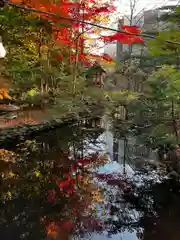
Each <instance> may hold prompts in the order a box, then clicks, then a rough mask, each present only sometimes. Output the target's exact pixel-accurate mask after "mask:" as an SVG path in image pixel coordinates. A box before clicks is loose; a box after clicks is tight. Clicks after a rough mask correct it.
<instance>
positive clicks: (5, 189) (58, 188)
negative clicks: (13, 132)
mask: <svg viewBox="0 0 180 240" xmlns="http://www.w3.org/2000/svg"><path fill="white" fill-rule="evenodd" d="M100 132H101V130H100V131H94V132H91V131H88V130H87V131H86V130H85V129H82V128H80V127H79V126H74V127H73V128H64V129H63V130H62V129H59V130H55V131H52V132H49V133H44V134H41V135H39V136H37V137H36V138H35V139H33V140H28V141H26V142H23V143H21V144H20V145H18V146H16V147H15V148H14V149H11V150H12V151H4V150H1V152H0V159H1V160H0V161H1V165H0V166H1V168H0V169H1V193H0V200H1V201H0V203H1V205H0V237H1V239H5V240H11V239H13V240H19V239H27V240H28V239H29V240H32V239H33V240H34V239H37V240H41V239H62V240H66V239H69V238H70V235H71V234H72V233H73V234H74V235H76V236H77V237H79V236H84V235H85V234H86V233H89V234H90V233H91V232H102V230H104V229H106V230H108V232H109V235H113V234H115V233H117V232H123V231H125V230H128V231H130V232H131V231H133V230H136V231H139V233H138V237H139V239H144V240H150V239H157V238H158V239H159V238H163V239H165V240H166V239H167V240H169V239H177V238H178V237H179V230H178V228H177V227H178V222H179V216H180V208H179V202H180V194H179V185H178V184H175V182H172V181H171V182H170V181H167V180H166V181H165V182H164V183H161V184H152V182H151V181H149V180H146V181H145V180H144V184H143V185H142V186H139V187H137V185H136V184H135V183H134V180H128V179H124V178H122V176H114V175H111V176H110V175H107V174H105V175H104V176H103V175H102V174H101V175H100V174H99V175H96V177H98V179H99V180H101V181H102V180H103V181H105V182H106V184H107V186H106V185H105V184H103V185H102V186H100V187H98V186H97V185H95V184H93V178H94V174H91V173H90V172H89V171H88V169H89V167H92V166H97V165H98V164H101V165H102V164H104V162H105V161H106V159H105V158H100V159H99V158H98V154H93V155H91V157H90V158H84V159H83V161H84V165H83V163H82V159H76V162H75V161H74V160H73V159H71V158H69V151H70V148H71V147H72V146H73V147H74V151H75V155H76V156H78V155H79V151H80V150H82V149H83V150H84V148H86V147H87V146H88V144H89V143H91V142H94V143H96V139H97V137H98V135H99V134H100ZM79 157H81V156H79ZM85 165H86V167H85ZM99 208H101V215H100V216H99V212H98V209H99ZM142 228H144V230H143V232H142ZM141 232H142V233H141Z"/></svg>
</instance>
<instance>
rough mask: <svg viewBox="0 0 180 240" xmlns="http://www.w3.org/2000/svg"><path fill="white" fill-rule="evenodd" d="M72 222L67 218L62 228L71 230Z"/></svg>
mask: <svg viewBox="0 0 180 240" xmlns="http://www.w3.org/2000/svg"><path fill="white" fill-rule="evenodd" d="M72 227H73V226H72V223H71V221H70V220H67V221H66V222H65V223H64V224H63V228H65V229H66V230H71V229H72Z"/></svg>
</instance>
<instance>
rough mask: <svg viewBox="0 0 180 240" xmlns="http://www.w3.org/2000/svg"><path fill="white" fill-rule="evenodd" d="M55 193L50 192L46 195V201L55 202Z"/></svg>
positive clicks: (53, 191)
mask: <svg viewBox="0 0 180 240" xmlns="http://www.w3.org/2000/svg"><path fill="white" fill-rule="evenodd" d="M55 195H56V192H55V190H50V191H49V194H48V201H49V202H53V201H54V200H55Z"/></svg>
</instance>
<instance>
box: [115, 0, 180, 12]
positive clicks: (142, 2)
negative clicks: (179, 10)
mask: <svg viewBox="0 0 180 240" xmlns="http://www.w3.org/2000/svg"><path fill="white" fill-rule="evenodd" d="M116 1H117V7H118V9H117V10H118V12H119V13H120V14H128V13H130V1H133V2H134V1H136V2H137V4H136V13H137V14H138V13H139V12H141V11H143V9H144V10H149V9H154V8H157V7H160V6H164V5H177V4H178V2H179V3H180V0H116Z"/></svg>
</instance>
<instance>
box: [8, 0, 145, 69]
mask: <svg viewBox="0 0 180 240" xmlns="http://www.w3.org/2000/svg"><path fill="white" fill-rule="evenodd" d="M12 1H13V2H18V3H19V2H20V1H19V0H12ZM21 2H22V4H23V3H24V1H23V0H22V1H21ZM25 5H26V6H28V7H31V8H33V9H37V10H41V11H44V12H50V13H53V14H55V15H54V16H50V15H48V14H39V15H41V16H42V17H43V18H45V19H47V20H48V21H49V22H50V23H51V24H52V26H53V34H52V37H53V39H54V40H55V42H56V45H59V46H60V48H61V49H62V51H61V53H57V59H59V60H60V61H62V60H63V50H64V51H66V52H67V53H68V56H69V63H73V62H74V61H76V60H78V61H80V62H82V63H83V64H84V65H86V66H89V65H90V64H91V61H90V60H89V57H93V56H92V55H89V54H88V53H85V51H84V49H85V48H84V46H85V44H86V39H85V37H84V35H83V32H86V34H88V33H92V32H93V30H92V28H93V27H92V26H90V25H88V24H83V23H79V22H76V21H71V20H68V19H66V18H71V19H77V20H81V21H89V22H91V21H94V20H93V18H94V17H96V16H108V15H109V14H110V13H113V12H114V11H115V7H114V6H113V4H112V3H110V4H109V3H103V4H102V5H101V6H100V5H99V3H98V1H97V0H86V1H81V0H79V2H72V1H70V0H61V1H52V0H51V1H50V0H38V1H37V0H29V1H26V4H25ZM58 16H60V17H62V18H60V17H58ZM63 18H65V19H63ZM122 30H123V31H124V33H115V34H114V35H112V36H101V37H100V38H99V39H101V40H103V41H104V42H105V43H107V42H113V41H120V42H121V43H123V44H134V43H144V40H143V39H142V38H141V37H139V36H133V35H128V34H126V32H127V33H131V34H139V33H140V32H141V29H140V27H138V26H127V25H124V26H122ZM77 49H78V58H77V51H76V50H77ZM75 52H76V53H75ZM75 55H76V56H75ZM94 57H96V59H97V58H98V57H100V58H101V59H102V60H104V61H106V62H111V61H112V59H111V58H110V57H109V56H108V55H104V56H98V55H97V56H94Z"/></svg>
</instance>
